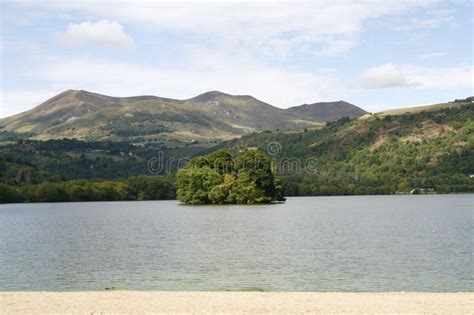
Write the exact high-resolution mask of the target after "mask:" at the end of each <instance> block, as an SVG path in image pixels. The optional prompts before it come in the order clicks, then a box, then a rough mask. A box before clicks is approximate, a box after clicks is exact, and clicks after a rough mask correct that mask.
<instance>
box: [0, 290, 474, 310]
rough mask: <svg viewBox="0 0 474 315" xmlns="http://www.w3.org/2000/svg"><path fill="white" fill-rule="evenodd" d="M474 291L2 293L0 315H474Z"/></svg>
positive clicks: (0, 296) (0, 294)
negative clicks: (266, 314)
mask: <svg viewBox="0 0 474 315" xmlns="http://www.w3.org/2000/svg"><path fill="white" fill-rule="evenodd" d="M473 310H474V292H468V293H428V292H384V293H345V292H193V291H190V292H172V291H107V292H105V291H100V292H98V291H91V292H6V291H4V292H0V313H2V314H32V313H34V314H39V313H42V314H44V313H81V314H84V313H87V314H103V313H207V314H208V313H304V312H311V313H436V314H468V313H470V314H472V313H473Z"/></svg>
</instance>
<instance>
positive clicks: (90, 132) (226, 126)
mask: <svg viewBox="0 0 474 315" xmlns="http://www.w3.org/2000/svg"><path fill="white" fill-rule="evenodd" d="M322 123H324V121H320V120H317V119H311V118H309V119H308V118H306V117H304V116H303V115H299V114H297V113H291V112H289V111H286V110H284V109H280V108H277V107H274V106H272V105H270V104H267V103H264V102H262V101H259V100H257V99H256V98H254V97H252V96H246V95H238V96H234V95H229V94H225V93H221V92H217V91H212V92H207V93H204V94H201V95H199V96H196V97H194V98H191V99H187V100H175V99H168V98H162V97H156V96H135V97H110V96H106V95H101V94H96V93H91V92H87V91H77V90H68V91H65V92H63V93H61V94H59V95H57V96H55V97H53V98H51V99H49V100H47V101H46V102H44V103H42V104H40V105H39V106H37V107H35V108H33V109H31V110H29V111H26V112H23V113H20V114H18V115H15V116H11V117H7V118H4V119H1V120H0V128H1V129H0V132H1V131H3V132H10V133H12V132H13V133H17V134H20V135H22V136H23V137H24V138H25V137H26V138H31V139H39V140H46V139H59V138H77V139H83V140H113V141H122V140H134V141H136V140H137V141H139V140H150V139H157V138H159V139H160V140H163V139H180V140H186V141H191V140H209V139H220V140H225V139H231V138H235V137H238V136H241V135H244V134H248V133H251V132H255V131H263V130H276V129H280V130H286V129H295V128H300V129H301V128H305V127H317V126H321V125H323V124H322Z"/></svg>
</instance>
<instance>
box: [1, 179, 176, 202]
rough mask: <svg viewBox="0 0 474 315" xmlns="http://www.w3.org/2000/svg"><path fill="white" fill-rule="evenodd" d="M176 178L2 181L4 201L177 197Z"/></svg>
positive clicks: (2, 198)
mask: <svg viewBox="0 0 474 315" xmlns="http://www.w3.org/2000/svg"><path fill="white" fill-rule="evenodd" d="M174 182H175V180H174V178H173V177H169V176H141V177H131V178H127V179H121V180H113V181H112V180H93V181H86V180H74V181H66V182H44V183H41V184H35V185H24V186H20V187H18V186H17V187H14V186H7V185H5V184H0V203H9V202H64V201H118V200H158V199H174V198H175V187H174Z"/></svg>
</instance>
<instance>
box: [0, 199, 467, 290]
mask: <svg viewBox="0 0 474 315" xmlns="http://www.w3.org/2000/svg"><path fill="white" fill-rule="evenodd" d="M473 205H474V195H435V196H365V197H363V196H361V197H308V198H289V200H288V201H287V202H286V204H278V205H267V206H200V207H191V206H181V205H178V204H177V202H175V201H153V202H107V203H106V202H103V203H100V202H96V203H63V204H20V205H1V206H0V290H53V291H63V290H104V289H105V288H106V287H115V288H117V289H125V290H132V289H134V290H137V289H138V290H251V289H256V288H258V289H262V290H265V291H272V290H288V291H451V292H456V291H473V290H474V279H473V275H474V263H473V249H474V246H473V236H474V218H473V214H474V210H473ZM433 230H435V231H433Z"/></svg>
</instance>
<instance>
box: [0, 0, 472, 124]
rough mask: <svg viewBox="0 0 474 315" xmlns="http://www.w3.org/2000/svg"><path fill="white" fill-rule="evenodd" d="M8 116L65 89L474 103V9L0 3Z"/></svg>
mask: <svg viewBox="0 0 474 315" xmlns="http://www.w3.org/2000/svg"><path fill="white" fill-rule="evenodd" d="M0 6H1V7H0V18H1V25H0V26H1V29H0V34H1V46H0V54H1V63H0V80H1V81H0V84H1V87H0V102H1V106H0V117H5V116H10V115H13V114H16V113H19V112H22V111H25V110H28V109H31V108H33V107H34V106H37V105H39V104H40V103H41V102H43V101H45V100H47V99H48V98H50V97H53V96H54V95H56V94H58V93H60V92H62V91H64V90H68V89H76V90H87V91H92V92H96V93H101V94H106V95H111V96H134V95H157V96H162V97H169V98H177V99H187V98H191V97H194V96H196V95H198V94H201V93H204V92H206V91H211V90H218V91H221V92H225V93H229V94H236V95H237V94H238V95H242V94H243V95H252V96H254V97H256V98H258V99H260V100H262V101H264V102H267V103H270V104H272V105H274V106H278V107H281V108H287V107H291V106H296V105H301V104H304V103H308V104H310V103H315V102H320V101H335V100H345V101H348V102H350V103H353V104H355V105H358V106H360V107H362V108H364V109H366V110H368V111H371V112H377V111H382V110H384V109H389V108H397V107H409V106H415V105H422V104H432V103H438V102H444V101H449V100H453V99H456V98H465V97H468V96H471V95H473V94H474V92H473V88H474V83H473V82H474V75H473V73H474V71H473V69H474V67H473V45H474V44H473V21H474V14H473V1H471V0H467V1H464V0H453V1H435V0H408V1H407V0H360V1H345V0H341V1H339V0H330V1H324V0H321V1H284V2H283V1H232V0H227V1H207V2H202V1H186V2H183V1H179V0H178V1H172V2H170V1H167V2H165V1H145V0H142V1H140V0H135V1H101V0H96V1H89V0H82V1H54V0H52V1H46V0H43V1H34V0H18V1H6V0H0Z"/></svg>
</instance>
